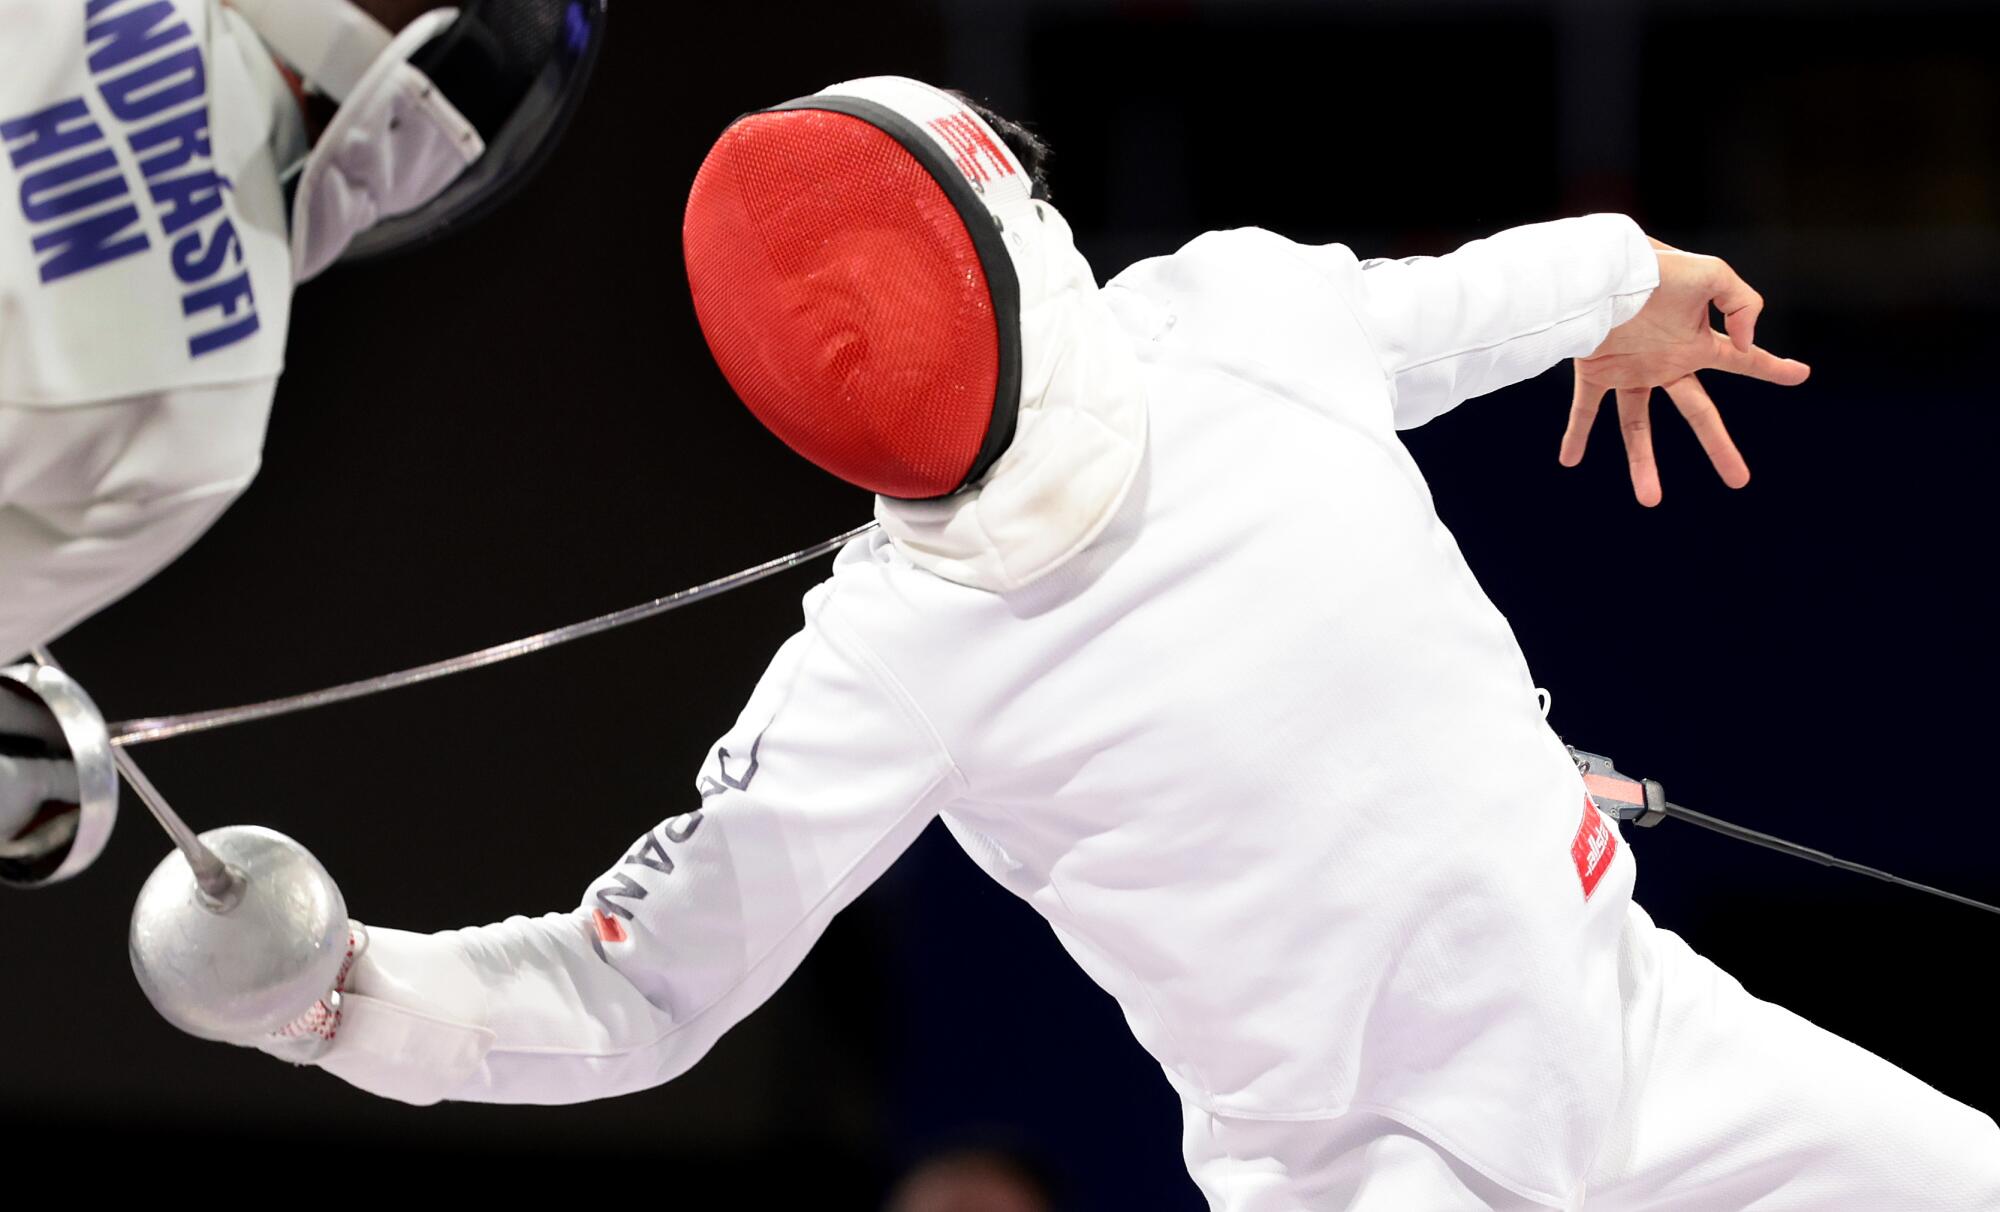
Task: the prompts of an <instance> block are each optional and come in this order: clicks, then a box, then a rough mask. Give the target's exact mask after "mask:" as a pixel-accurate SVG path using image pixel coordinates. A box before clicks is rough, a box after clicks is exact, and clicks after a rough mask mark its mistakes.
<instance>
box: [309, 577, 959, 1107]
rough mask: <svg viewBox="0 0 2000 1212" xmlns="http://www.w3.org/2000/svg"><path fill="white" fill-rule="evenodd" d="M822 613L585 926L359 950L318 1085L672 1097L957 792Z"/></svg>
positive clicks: (937, 754) (898, 699) (377, 943)
mask: <svg viewBox="0 0 2000 1212" xmlns="http://www.w3.org/2000/svg"><path fill="white" fill-rule="evenodd" d="M828 596H829V593H828V591H827V589H826V587H824V586H823V587H821V588H820V589H818V590H815V591H814V593H813V595H810V596H809V597H808V598H807V624H806V627H805V629H804V630H803V631H802V632H800V633H799V634H798V635H796V636H794V637H793V638H792V639H791V640H790V641H788V642H787V643H786V644H785V645H784V646H783V647H782V648H781V649H780V650H779V651H778V654H777V656H776V658H775V659H774V660H773V661H772V663H771V666H770V669H769V670H768V672H766V673H765V675H764V677H763V679H762V681H761V682H760V683H759V684H758V686H757V689H756V692H755V693H754V694H753V695H752V696H751V698H750V701H749V704H748V706H746V707H745V708H744V711H743V714H742V716H741V718H740V719H739V720H738V721H737V724H736V726H735V727H734V728H733V729H732V730H731V731H730V732H729V734H728V735H727V736H725V737H723V738H722V740H721V741H720V742H718V744H717V745H716V746H715V748H714V750H713V752H712V753H711V754H710V756H709V758H708V761H707V763H706V764H705V766H704V769H703V771H702V773H701V776H700V779H699V781H698V787H697V791H698V793H699V796H700V799H699V807H695V808H693V810H691V811H687V812H684V813H682V814H681V815H677V816H674V817H672V818H670V819H668V820H667V821H665V822H664V823H662V824H660V825H659V826H657V827H656V828H654V829H652V830H650V831H649V832H647V833H645V834H643V835H642V836H641V837H640V838H639V839H638V840H637V841H636V842H634V843H633V845H632V846H631V848H630V849H629V850H628V851H627V852H626V854H625V855H624V857H623V858H622V859H621V860H620V861H619V862H618V863H617V864H616V865H615V866H613V867H612V869H611V870H610V871H609V872H608V873H606V874H605V876H604V878H603V879H601V880H599V881H598V882H597V883H596V884H594V885H593V886H592V887H591V889H590V891H589V892H588V893H587V894H586V896H585V898H584V902H583V904H582V906H581V907H580V908H578V909H577V910H576V911H575V912H572V913H566V914H551V915H549V916H546V917H542V918H537V919H528V918H513V919H510V920H508V921H506V922H502V923H500V924H498V925H494V926H488V927H485V928H483V929H476V930H458V931H450V932H447V933H443V934H435V935H419V934H408V933H403V932H400V931H389V930H371V931H370V941H369V943H368V946H367V949H366V950H365V951H364V952H363V954H362V957H361V959H360V960H359V961H358V962H357V963H356V965H355V969H354V972H353V975H352V976H351V977H350V980H349V986H348V993H347V1004H346V1007H345V1010H344V1012H343V1017H342V1020H341V1023H340V1026H339V1030H338V1034H337V1036H336V1038H335V1039H334V1041H333V1046H332V1048H331V1049H330V1050H329V1051H328V1052H327V1053H326V1054H325V1056H324V1057H322V1058H321V1059H320V1060H319V1061H318V1062H317V1063H319V1064H320V1065H321V1066H322V1067H323V1068H326V1069H327V1070H329V1071H331V1072H333V1073H335V1074H337V1075H338V1076H340V1077H342V1078H344V1079H346V1080H347V1081H349V1082H352V1083H353V1084H355V1085H357V1086H360V1087H361V1088H363V1089H366V1090H370V1091H372V1092H374V1093H377V1094H380V1095H383V1096H386V1097H390V1098H396V1099H400V1100H402V1101H405V1102H411V1103H430V1102H435V1101H438V1100H440V1099H464V1100H472V1101H480V1102H502V1103H563V1102H577V1101H582V1100H585V1099H592V1098H604V1097H609V1096H612V1095H617V1094H622V1093H626V1092H629V1091H634V1090H640V1089H644V1088H646V1087H650V1086H654V1085H658V1084H659V1083H661V1082H664V1081H667V1080H669V1079H671V1078H673V1077H675V1076H677V1075H678V1074H680V1073H682V1072H684V1071H685V1070H686V1069H687V1068H688V1067H689V1066H691V1065H693V1064H694V1063H695V1062H696V1061H697V1060H699V1059H700V1058H701V1057H702V1055H703V1054H704V1053H706V1052H707V1051H708V1049H709V1047H710V1046H711V1045H713V1044H714V1043H715V1041H716V1040H717V1039H718V1038H720V1037H721V1035H722V1034H723V1032H725V1031H726V1030H728V1029H729V1028H730V1027H731V1026H732V1025H734V1024H735V1023H737V1022H738V1021H740V1020H741V1019H742V1018H743V1017H744V1016H745V1015H747V1014H749V1013H750V1012H751V1011H752V1010H754V1009H756V1008H757V1006H759V1005H760V1004H762V1002H763V1001H764V999H765V998H767V997H769V996H770V995H771V993H772V992H773V991H774V990H776V989H777V988H778V986H779V985H780V984H782V983H783V982H784V980H785V978H786V977H787V976H789V975H790V974H791V972H792V971H793V970H794V969H795V968H796V967H797V966H798V964H799V962H800V961H801V960H802V959H803V958H804V957H805V954H806V952H807V951H808V950H809V949H810V948H811V947H812V945H813V943H814V942H815V941H816V940H817V939H818V938H819V936H820V933H821V932H822V931H823V930H824V929H825V928H826V925H827V923H828V922H829V921H830V920H832V918H833V916H834V914H836V913H838V912H839V911H840V910H841V909H842V908H843V907H845V906H846V905H847V904H848V903H849V902H850V901H852V900H853V899H854V898H855V897H856V896H857V895H859V894H860V892H861V891H862V890H863V889H864V888H866V887H867V886H868V885H869V884H870V883H871V882H872V881H873V880H874V879H875V878H876V877H877V876H878V875H880V874H881V873H882V872H883V871H884V870H885V869H887V868H888V866H889V864H890V863H891V862H893V861H894V860H895V858H896V857H897V856H898V855H899V854H901V853H902V851H903V850H904V849H905V848H906V847H908V845H909V844H910V843H911V842H912V841H913V840H914V839H915V838H916V836H917V834H918V833H919V832H920V831H921V830H922V829H923V827H924V825H925V824H926V823H927V822H929V820H930V819H931V817H933V816H934V815H936V814H937V812H938V811H939V810H940V808H942V807H943V806H944V805H945V804H947V803H949V802H950V800H951V799H952V798H953V797H954V796H955V795H956V794H957V793H958V790H959V788H960V786H961V779H960V776H959V775H958V773H957V771H956V769H955V768H954V767H953V765H952V763H951V760H950V759H949V757H948V756H947V755H946V753H945V751H944V749H943V747H942V746H941V744H940V743H939V742H938V740H937V738H936V737H935V735H934V734H933V733H932V731H931V729H930V727H929V726H928V724H927V723H926V722H925V720H924V718H923V716H922V715H921V714H919V713H918V711H917V710H916V708H915V707H914V705H913V704H912V703H911V702H910V701H909V700H908V698H907V696H906V695H905V694H904V693H903V692H902V690H901V689H900V687H899V686H898V685H897V684H896V683H895V682H894V680H893V679H892V678H891V676H890V675H889V674H888V673H887V672H886V671H885V670H883V669H882V668H881V667H880V666H879V665H878V664H877V663H876V662H875V660H874V659H873V657H872V655H871V654H869V653H868V652H867V651H866V649H865V648H864V647H863V646H862V645H861V644H860V643H859V642H856V641H851V640H850V639H849V638H848V637H847V636H846V635H845V633H844V632H843V631H842V630H841V629H840V628H839V627H838V626H837V625H836V624H835V623H834V622H833V621H832V620H831V619H829V618H826V617H824V614H825V611H824V609H823V607H824V604H825V602H826V600H827V598H828ZM692 798H693V797H690V799H691V800H692Z"/></svg>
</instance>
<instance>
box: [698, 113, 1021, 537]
mask: <svg viewBox="0 0 2000 1212" xmlns="http://www.w3.org/2000/svg"><path fill="white" fill-rule="evenodd" d="M682 243H683V247H684V250H685V252H686V256H687V268H688V283H689V285H690V287H691V288H692V289H693V292H694V306H695V314H696V315H697V316H698V317H699V318H700V320H701V330H702V334H703V335H704V336H706V337H707V338H708V347H709V349H710V350H711V351H712V352H713V353H714V354H715V360H716V362H717V363H718V364H719V365H720V366H721V367H722V373H723V374H724V375H725V376H726V377H727V378H728V379H729V385H730V386H731V387H733V388H735V389H736V394H737V395H739V396H741V397H742V398H743V402H744V403H745V404H748V405H749V406H750V411H751V412H753V413H755V414H756V415H757V419H758V420H760V421H762V422H763V423H764V425H765V426H766V427H767V428H769V429H770V430H771V432H773V433H775V434H777V435H778V437H779V438H780V439H782V440H783V441H784V443H785V444H786V445H787V446H790V447H791V448H792V449H793V450H795V451H797V452H798V453H799V454H801V455H803V456H805V457H806V458H807V459H809V460H811V461H812V462H813V463H816V464H818V465H819V466H820V467H823V468H825V469H826V470H827V471H830V472H832V473H833V474H834V475H837V476H839V477H840V478H841V479H843V480H846V481H848V482H849V483H852V484H858V485H860V486H861V487H863V488H867V489H869V490H871V491H874V492H878V493H881V494H883V495H884V496H891V497H906V498H922V497H935V496H942V495H944V494H945V493H949V492H952V491H955V490H956V489H958V488H959V487H960V486H961V485H962V483H963V482H964V479H965V475H966V472H967V471H968V470H969V469H970V468H971V466H972V463H973V460H974V459H975V458H976V457H977V456H978V454H979V446H980V442H981V441H982V440H983V439H984V438H985V436H986V430H987V427H988V426H989V425H990V424H991V423H992V421H993V406H994V393H995V391H996V390H997V388H998V384H999V377H1000V339H999V331H998V328H997V327H996V322H995V319H994V315H993V298H992V293H991V291H990V289H989V287H988V285H987V281H986V272H985V270H984V269H983V268H982V266H981V263H980V259H979V255H978V252H977V251H976V249H975V248H974V246H973V242H972V237H971V235H970V233H968V232H967V231H966V228H965V222H964V220H962V219H961V218H960V217H959V214H958V211H957V209H956V208H955V207H954V206H953V205H952V203H951V201H950V199H949V198H947V197H946V196H945V192H944V190H943V188H942V187H940V186H939V185H938V183H937V181H936V180H935V179H934V178H933V177H932V176H931V175H930V173H929V171H928V170H926V169H925V168H924V166H923V165H922V164H920V163H919V162H918V161H917V159H916V157H914V156H912V155H911V154H910V153H909V152H907V151H905V150H904V149H903V147H902V145H901V144H899V143H898V142H897V141H896V140H895V139H894V138H893V137H891V136H890V135H888V134H887V133H885V132H884V131H882V130H880V129H878V128H877V127H875V126H872V125H870V124H869V123H867V122H864V121H862V120H861V119H859V118H854V117H850V116H848V115H845V114H836V113H828V112H825V111H822V110H782V111H778V112H775V113H764V114H754V115H752V116H750V117H748V118H744V119H742V120H741V121H739V122H737V123H736V124H735V125H734V126H732V127H730V128H729V129H728V130H727V131H725V132H724V133H723V136H722V138H721V140H720V141H718V142H717V143H716V145H715V148H714V149H713V150H712V151H710V152H709V154H708V159H707V160H705V161H704V162H703V163H702V166H701V172H700V173H699V174H698V175H697V176H696V177H695V182H694V190H693V193H692V194H691V195H690V196H689V198H688V208H687V219H686V224H685V226H684V229H683V232H682Z"/></svg>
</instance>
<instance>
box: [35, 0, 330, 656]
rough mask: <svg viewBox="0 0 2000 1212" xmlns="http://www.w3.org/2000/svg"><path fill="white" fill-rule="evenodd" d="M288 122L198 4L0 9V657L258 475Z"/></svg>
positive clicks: (251, 66) (277, 306)
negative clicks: (280, 167)
mask: <svg viewBox="0 0 2000 1212" xmlns="http://www.w3.org/2000/svg"><path fill="white" fill-rule="evenodd" d="M303 138H304V133H303V128H302V122H301V120H300V118H299V115H298V112H297V107H296V105H295V104H294V102H293V99H292V95H291V92H290V90H289V89H288V88H287V87H286V85H285V83H284V81H283V78H282V77H281V76H280V75H279V73H278V70H277V68H276V66H275V65H274V64H273V62H272V61H271V58H270V55H269V54H268V53H267V52H266V51H265V50H264V47H263V44H262V43H261V42H260V41H259V40H258V39H257V38H256V36H255V35H254V34H253V33H251V32H250V30H249V28H248V26H247V25H245V24H244V23H243V21H242V19H241V18H240V17H238V16H237V15H236V14H235V13H234V12H232V11H229V10H226V9H224V8H223V7H222V6H221V4H220V3H219V0H171V3H165V4H162V3H150V2H147V0H94V2H93V3H90V4H88V5H86V4H84V3H83V2H82V0H72V2H68V3H60V4H58V3H52V2H51V0H0V661H5V660H7V659H8V658H10V657H12V656H15V655H17V654H19V653H20V652H21V651H22V650H24V649H26V648H27V647H29V646H30V645H33V644H37V643H40V642H42V641H44V640H47V639H49V638H51V637H53V636H55V635H57V634H59V633H60V632H62V631H63V630H64V629H66V628H68V627H69V626H71V625H73V624H74V623H76V622H77V621H79V620H80V619H82V618H83V617H85V616H87V615H89V614H90V613H92V612H93V611H95V610H97V609H99V608H101V607H102V606H104V605H105V604H107V603H108V602H110V601H112V600H114V599H116V598H118V597H120V596H122V595H123V594H124V593H126V592H127V591H128V590H130V589H131V588H132V587H133V586H135V585H137V584H138V583H139V582H141V581H143V580H145V579H146V578H147V577H149V576H151V575H152V574H153V573H154V572H155V571H157V570H158V569H159V568H160V567H161V566H162V565H164V564H166V563H167V562H168V561H170V560H171V559H173V558H174V557H175V556H176V555H178V554H180V552H181V551H182V550H184V549H185V548H186V547H187V546H188V545H189V544H191V543H192V542H194V540H195V539H196V538H197V537H199V535H200V534H201V533H202V531H203V530H205V529H206V528H207V526H208V525H209V524H210V523H211V522H212V521H214V519H215V518H216V516H217V515H219V514H220V513H221V512H222V510H223V509H224V508H225V507H226V506H227V505H228V504H229V502H230V501H231V500H233V499H234V498H235V497H236V496H237V494H239V493H240V492H241V491H242V490H243V488H244V487H245V486H247V485H248V484H249V483H250V481H251V479H252V477H254V476H255V474H256V471H257V467H258V462H259V458H260V451H261V449H262V446H263V438H264V427H265V423H266V420H267V418H268V415H269V412H270V406H271V398H272V395H273V392H274V391H275V388H276V384H277V379H278V373H279V371H280V370H281V369H282V367H283V356H284V348H285V336H286V329H287V325H288V322H289V316H290V311H291V295H292V284H293V283H292V272H291V251H290V241H289V236H288V234H287V231H286V223H285V213H284V201H283V195H282V192H281V190H280V187H279V181H278V165H279V164H281V163H283V162H285V161H287V160H288V159H290V158H293V157H295V156H296V155H297V154H298V152H299V150H300V149H301V147H302V145H303Z"/></svg>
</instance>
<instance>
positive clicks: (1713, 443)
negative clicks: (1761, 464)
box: [1667, 375, 1750, 488]
mask: <svg viewBox="0 0 2000 1212" xmlns="http://www.w3.org/2000/svg"><path fill="white" fill-rule="evenodd" d="M1667 396H1668V398H1669V399H1671V400H1673V402H1674V407H1675V408H1678V409H1680V413H1681V416H1682V417H1684V418H1686V420H1687V423H1688V427H1689V428H1690V429H1692V430H1694V436H1695V438H1696V439H1697V440H1699V441H1700V442H1701V448H1702V449H1703V450H1704V451H1706V452H1708V461H1709V462H1710V463H1712V464H1714V465H1715V474H1717V475H1719V476H1721V477H1722V482H1723V483H1724V484H1727V485H1729V486H1730V487H1731V488H1741V487H1743V486H1744V485H1745V484H1748V483H1749V482H1750V464H1748V463H1746V462H1745V461H1744V459H1743V454H1742V452H1740V451H1738V450H1737V449H1736V443H1735V442H1734V441H1733V440H1732V439H1731V438H1730V436H1729V430H1728V428H1727V427H1726V426H1724V425H1723V423H1722V414H1721V413H1720V412H1718V411H1717V410H1716V407H1715V401H1714V400H1711V399H1709V398H1708V392H1707V391H1706V390H1704V389H1703V388H1702V385H1701V382H1700V381H1699V380H1698V379H1696V378H1695V377H1694V376H1693V375H1689V376H1687V377H1686V378H1684V379H1678V380H1676V381H1674V382H1672V383H1669V384H1667Z"/></svg>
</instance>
